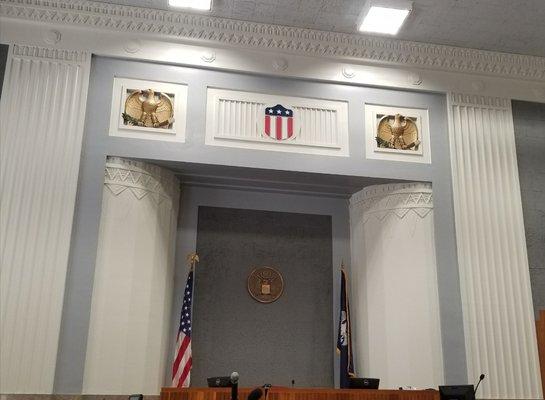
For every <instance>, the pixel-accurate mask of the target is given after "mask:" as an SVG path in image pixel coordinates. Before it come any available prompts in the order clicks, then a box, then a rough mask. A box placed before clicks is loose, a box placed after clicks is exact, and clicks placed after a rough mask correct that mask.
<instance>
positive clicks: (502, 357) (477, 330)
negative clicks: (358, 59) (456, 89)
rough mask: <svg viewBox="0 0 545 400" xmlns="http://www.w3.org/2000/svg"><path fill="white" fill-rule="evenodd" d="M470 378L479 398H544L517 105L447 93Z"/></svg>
mask: <svg viewBox="0 0 545 400" xmlns="http://www.w3.org/2000/svg"><path fill="white" fill-rule="evenodd" d="M448 103H449V104H448V110H449V136H450V148H451V164H452V175H453V192H454V211H455V220H456V238H457V246H458V261H459V269H460V289H461V295H462V307H463V313H464V331H465V342H466V352H467V362H468V380H469V382H472V381H473V380H474V379H475V377H477V376H478V375H479V374H480V373H481V372H483V373H485V374H487V379H486V380H485V381H484V382H483V384H482V386H481V388H480V389H479V390H480V392H479V397H481V398H494V399H499V398H506V399H515V398H516V399H540V398H543V397H542V390H541V379H540V376H539V361H538V355H537V344H536V334H535V323H534V317H533V316H534V314H533V311H532V296H531V291H530V278H529V270H528V259H527V254H526V240H525V235H524V223H523V219H522V204H521V199H520V185H519V179H518V168H517V160H516V149H515V138H514V129H513V120H512V114H511V103H510V101H509V100H508V99H500V98H490V97H484V96H472V95H465V94H457V93H451V94H449V96H448Z"/></svg>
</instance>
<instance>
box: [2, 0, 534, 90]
mask: <svg viewBox="0 0 545 400" xmlns="http://www.w3.org/2000/svg"><path fill="white" fill-rule="evenodd" d="M0 16H4V17H9V18H20V19H25V20H31V21H39V22H46V23H54V24H69V25H77V26H87V27H91V28H99V29H110V30H115V31H123V32H132V33H141V34H162V35H167V36H173V37H177V38H180V39H190V40H195V39H197V40H202V41H205V42H208V43H210V42H212V43H216V44H222V45H225V44H229V45H235V46H241V47H246V48H260V49H266V50H276V51H288V52H292V53H296V54H302V55H311V56H326V57H339V58H344V59H347V58H348V59H357V60H360V61H366V62H377V63H383V64H392V65H404V66H410V67H417V68H430V69H437V70H447V71H457V72H467V73H480V74H488V75H499V76H505V77H510V78H522V79H531V80H542V79H544V78H545V58H543V57H535V56H524V55H517V54H507V53H499V52H492V51H482V50H475V49H466V48H459V47H453V46H444V45H435V44H427V43H417V42H410V41H402V40H396V39H389V38H379V37H369V36H363V35H359V34H345V33H337V32H325V31H318V30H312V29H304V28H295V27H287V26H281V25H272V24H264V23H255V22H246V21H237V20H232V19H226V18H217V17H210V16H206V15H196V14H186V13H182V12H175V11H167V10H157V9H150V8H143V7H130V6H122V5H112V4H105V3H98V2H93V1H87V0H75V1H68V0H0Z"/></svg>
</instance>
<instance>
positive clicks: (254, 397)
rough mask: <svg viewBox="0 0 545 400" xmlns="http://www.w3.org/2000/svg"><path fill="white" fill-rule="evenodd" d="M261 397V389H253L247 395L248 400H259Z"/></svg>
mask: <svg viewBox="0 0 545 400" xmlns="http://www.w3.org/2000/svg"><path fill="white" fill-rule="evenodd" d="M261 396H263V390H261V388H255V389H254V390H252V391H251V392H250V394H249V395H248V400H259V399H260V398H261Z"/></svg>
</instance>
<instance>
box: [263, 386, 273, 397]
mask: <svg viewBox="0 0 545 400" xmlns="http://www.w3.org/2000/svg"><path fill="white" fill-rule="evenodd" d="M270 388H272V385H271V384H270V383H266V384H264V385H263V389H265V400H267V399H268V398H269V397H268V396H269V389H270Z"/></svg>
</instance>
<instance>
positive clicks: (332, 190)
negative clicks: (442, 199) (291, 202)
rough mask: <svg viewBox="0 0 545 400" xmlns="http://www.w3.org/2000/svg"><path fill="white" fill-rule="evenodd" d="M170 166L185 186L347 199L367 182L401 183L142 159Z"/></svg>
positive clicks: (353, 177)
mask: <svg viewBox="0 0 545 400" xmlns="http://www.w3.org/2000/svg"><path fill="white" fill-rule="evenodd" d="M143 161H145V162H149V163H152V164H156V165H160V166H163V167H165V168H168V169H170V170H171V171H173V172H174V173H175V174H176V175H178V176H179V177H180V180H181V182H182V183H183V184H185V185H198V186H220V187H229V188H231V189H237V188H238V189H245V190H251V189H255V190H266V191H288V192H296V193H301V194H304V193H307V194H313V195H321V196H333V197H342V198H349V197H350V196H351V195H352V194H354V193H356V192H357V191H359V190H361V189H363V188H364V187H366V186H370V185H381V184H385V183H393V182H403V181H401V180H395V179H383V178H370V177H361V176H345V175H331V174H318V173H311V172H294V171H277V170H267V169H260V168H246V167H233V166H227V165H212V164H196V163H187V162H177V161H159V160H143Z"/></svg>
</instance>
